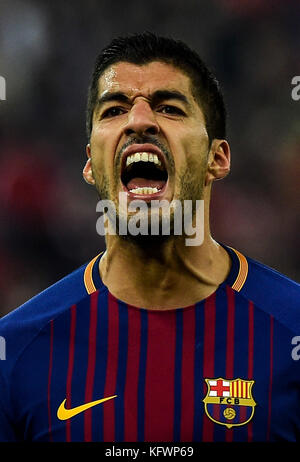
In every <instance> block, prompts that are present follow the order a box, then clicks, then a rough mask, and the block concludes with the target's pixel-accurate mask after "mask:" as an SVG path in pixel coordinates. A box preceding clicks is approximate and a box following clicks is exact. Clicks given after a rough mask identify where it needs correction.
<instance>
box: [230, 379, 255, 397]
mask: <svg viewBox="0 0 300 462" xmlns="http://www.w3.org/2000/svg"><path fill="white" fill-rule="evenodd" d="M230 396H232V397H233V398H250V395H249V383H248V382H247V381H244V380H234V381H232V382H231V384H230Z"/></svg>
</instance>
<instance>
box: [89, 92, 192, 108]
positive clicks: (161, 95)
mask: <svg viewBox="0 0 300 462" xmlns="http://www.w3.org/2000/svg"><path fill="white" fill-rule="evenodd" d="M168 99H175V100H178V101H180V102H182V103H184V104H185V105H186V106H188V107H190V106H191V105H190V102H189V101H188V99H187V97H186V96H185V95H184V94H183V93H181V92H180V91H178V90H156V91H155V92H154V93H152V95H150V100H151V102H152V104H154V105H155V104H158V103H159V102H160V101H163V100H168ZM111 101H118V102H120V103H127V104H131V101H130V98H128V96H126V95H125V94H124V93H122V92H107V93H105V94H104V95H103V96H100V98H99V99H98V101H97V106H98V110H99V109H100V107H101V106H102V105H103V104H104V103H107V102H111Z"/></svg>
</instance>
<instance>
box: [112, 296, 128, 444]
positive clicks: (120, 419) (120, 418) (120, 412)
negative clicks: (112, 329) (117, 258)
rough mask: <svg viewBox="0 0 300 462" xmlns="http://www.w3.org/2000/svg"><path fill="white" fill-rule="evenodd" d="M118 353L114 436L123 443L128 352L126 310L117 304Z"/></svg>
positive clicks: (123, 305)
mask: <svg viewBox="0 0 300 462" xmlns="http://www.w3.org/2000/svg"><path fill="white" fill-rule="evenodd" d="M118 306H119V351H118V372H117V387H116V394H117V395H118V396H119V397H120V399H117V400H116V401H115V435H116V438H115V439H116V441H119V442H121V441H124V390H125V384H126V369H127V351H128V309H127V305H126V304H125V303H123V302H119V304H118Z"/></svg>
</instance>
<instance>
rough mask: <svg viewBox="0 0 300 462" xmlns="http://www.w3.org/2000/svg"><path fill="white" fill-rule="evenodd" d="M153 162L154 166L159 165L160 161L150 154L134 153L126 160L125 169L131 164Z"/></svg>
mask: <svg viewBox="0 0 300 462" xmlns="http://www.w3.org/2000/svg"><path fill="white" fill-rule="evenodd" d="M140 161H142V162H153V163H154V164H157V165H161V161H160V160H159V158H158V157H157V155H156V154H153V153H150V152H136V153H135V154H132V155H131V156H128V157H127V159H126V167H127V166H128V165H130V164H132V163H133V162H140Z"/></svg>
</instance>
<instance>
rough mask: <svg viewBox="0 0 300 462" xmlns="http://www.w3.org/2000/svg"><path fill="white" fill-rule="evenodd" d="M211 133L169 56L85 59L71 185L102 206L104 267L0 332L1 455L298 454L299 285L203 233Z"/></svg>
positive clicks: (199, 96) (125, 46)
mask: <svg viewBox="0 0 300 462" xmlns="http://www.w3.org/2000/svg"><path fill="white" fill-rule="evenodd" d="M225 125H226V124H225V108H224V103H223V99H222V95H221V92H220V89H219V85H218V82H217V81H216V79H215V78H214V77H213V75H212V74H211V73H210V72H209V71H208V70H207V68H206V66H205V65H204V63H203V62H202V61H201V60H200V58H199V57H198V56H197V54H196V53H195V52H193V51H192V50H190V49H189V48H188V47H187V46H186V45H184V44H183V43H182V42H178V41H175V40H172V39H167V38H163V37H156V36H155V35H153V34H150V33H145V34H136V35H133V36H130V37H126V38H117V39H115V40H113V42H112V43H111V44H110V45H109V46H107V47H106V48H105V49H104V50H103V51H102V53H101V54H100V55H99V57H98V59H97V62H96V65H95V70H94V73H93V76H92V82H91V86H90V90H89V98H88V107H87V127H88V137H89V143H88V145H87V156H88V160H87V162H86V165H85V167H84V170H83V175H84V178H85V180H86V181H87V182H88V183H90V184H92V185H95V187H96V188H97V190H98V192H99V194H100V197H101V200H102V201H105V204H106V206H107V208H109V207H108V204H111V205H113V206H114V207H111V209H110V211H108V210H107V211H106V218H107V221H106V223H105V226H106V228H105V229H106V251H105V252H104V253H101V254H100V255H98V256H96V257H95V258H94V259H93V260H92V261H91V262H89V263H88V264H87V265H84V266H83V267H81V268H79V269H78V270H77V271H75V272H74V273H72V274H70V275H69V276H67V277H66V278H64V279H63V280H61V281H59V282H58V283H56V284H55V285H54V286H52V287H50V288H49V289H47V290H46V291H44V292H42V293H41V294H39V295H38V296H36V297H35V298H33V299H32V300H31V301H29V302H27V303H25V305H23V306H22V307H20V308H19V309H17V310H15V311H14V312H12V313H10V314H9V315H7V316H5V317H4V318H3V319H2V320H1V323H0V334H1V335H2V336H3V338H5V340H6V350H7V359H6V360H5V361H2V362H1V375H0V377H1V383H0V384H1V394H0V403H1V410H0V413H1V414H0V415H1V416H0V424H1V425H0V435H1V440H3V441H17V440H23V439H25V440H31V441H119V442H121V441H138V442H139V441H276V440H288V441H295V440H297V439H299V435H300V408H299V407H300V400H299V391H300V374H299V364H298V363H297V361H296V360H295V354H294V355H293V354H292V350H293V342H295V337H297V335H300V314H299V313H300V311H299V285H298V284H296V283H295V282H293V281H291V280H289V279H288V278H286V277H285V276H283V275H281V274H279V273H278V272H276V271H274V270H272V269H270V268H268V267H266V266H264V265H262V264H260V263H258V262H255V261H253V260H251V259H250V258H247V257H245V256H244V255H242V254H241V253H240V252H239V251H237V250H234V249H231V248H229V247H227V246H225V245H223V244H219V243H217V242H216V241H215V240H214V239H213V238H212V236H211V233H210V226H209V201H210V195H211V187H212V183H213V182H214V181H215V180H217V179H221V178H223V177H225V176H226V175H227V173H228V172H229V169H230V148H229V144H228V142H227V141H226V130H225ZM124 198H125V199H124ZM136 201H139V202H138V204H140V209H141V214H140V215H139V220H140V225H141V229H142V231H143V232H141V233H140V234H138V233H136V232H129V231H130V230H131V231H132V229H133V227H132V226H131V228H130V225H129V223H130V220H133V219H134V218H135V217H136V213H137V212H138V209H137V207H134V205H136V204H137V202H136ZM154 201H161V203H163V204H165V205H166V204H167V205H169V206H170V207H169V209H168V207H165V208H163V207H161V208H159V207H158V203H157V202H154ZM163 201H164V202H163ZM171 204H172V207H171ZM191 204H192V206H191ZM152 205H153V207H152ZM189 206H191V207H192V214H190V218H188V219H187V226H186V227H182V228H181V229H182V232H181V233H180V232H178V229H180V226H179V225H182V224H183V221H184V219H185V217H188V216H189V215H188V213H186V214H184V211H188V207H189ZM202 206H203V207H204V208H203V209H201V207H202ZM113 209H114V210H115V213H114V210H113ZM190 210H191V208H190ZM201 210H203V213H201ZM199 211H200V212H199ZM168 213H169V214H168ZM155 215H156V218H157V219H158V224H159V228H158V232H156V233H151V230H152V228H151V223H150V222H151V219H152V217H154V216H155ZM199 217H200V219H199ZM164 220H165V221H168V220H169V225H170V226H169V231H170V232H163V223H164ZM199 220H200V221H199ZM184 224H186V223H184ZM200 228H201V230H202V234H201V238H199V235H198V240H197V243H196V245H195V242H193V239H192V238H191V239H190V240H188V236H190V237H191V236H192V233H191V232H190V231H191V230H192V231H193V230H194V234H197V232H198V230H199V229H200ZM121 229H122V230H123V231H122V232H121V231H120V230H121ZM124 229H126V231H127V232H124ZM176 230H177V231H176ZM196 237H197V236H196ZM294 348H295V347H294ZM296 359H297V358H296Z"/></svg>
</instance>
